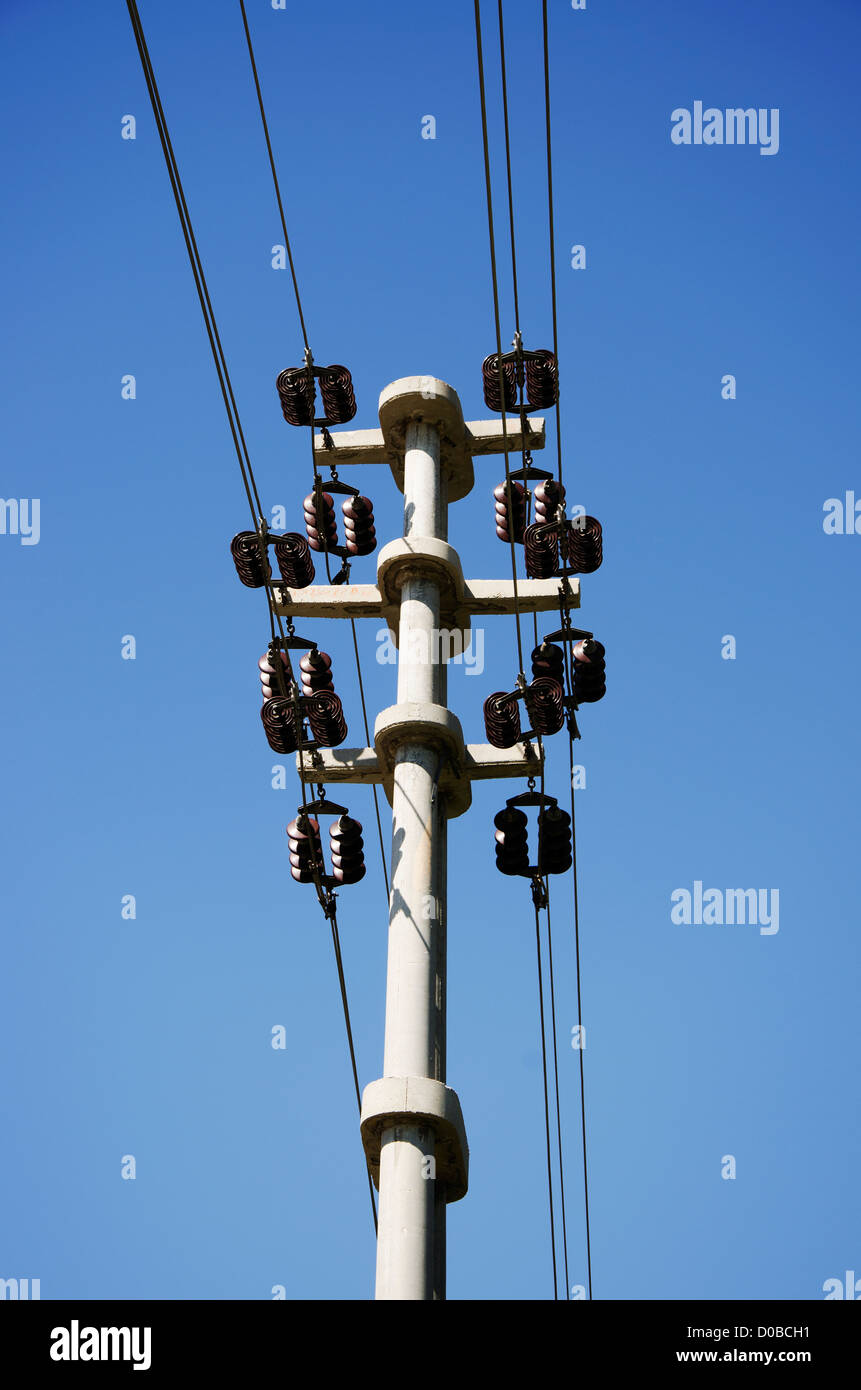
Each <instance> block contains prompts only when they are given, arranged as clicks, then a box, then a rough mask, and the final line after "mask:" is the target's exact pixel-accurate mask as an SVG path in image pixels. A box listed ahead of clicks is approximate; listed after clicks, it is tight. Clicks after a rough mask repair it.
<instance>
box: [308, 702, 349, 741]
mask: <svg viewBox="0 0 861 1390" xmlns="http://www.w3.org/2000/svg"><path fill="white" fill-rule="evenodd" d="M305 712H306V714H307V716H308V723H309V724H310V725H311V733H312V734H313V736H314V741H315V743H319V745H320V747H321V748H337V747H338V744H339V743H343V742H344V739H345V738H346V737H347V721H346V719H345V718H344V707H343V705H342V704H341V698H340V696H339V695H336V694H335V692H334V690H317V691H315V693H314V694H313V695H308V696H306V699H305Z"/></svg>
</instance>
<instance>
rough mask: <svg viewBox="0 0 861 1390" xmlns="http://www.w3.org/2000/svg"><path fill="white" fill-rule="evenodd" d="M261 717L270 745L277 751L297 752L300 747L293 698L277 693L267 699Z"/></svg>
mask: <svg viewBox="0 0 861 1390" xmlns="http://www.w3.org/2000/svg"><path fill="white" fill-rule="evenodd" d="M260 718H261V719H262V720H263V728H264V729H265V730H266V737H267V739H268V740H269V747H270V748H272V749H274V750H275V752H276V753H295V752H296V749H297V748H298V747H299V739H298V737H297V735H296V711H295V707H294V705H293V701H292V699H290V698H289V697H287V696H283V695H276V696H274V697H273V698H272V699H271V700H267V701H266V703H265V704H264V706H263V708H262V710H261V711H260Z"/></svg>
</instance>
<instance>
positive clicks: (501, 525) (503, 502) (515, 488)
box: [493, 482, 526, 544]
mask: <svg viewBox="0 0 861 1390" xmlns="http://www.w3.org/2000/svg"><path fill="white" fill-rule="evenodd" d="M493 496H494V504H495V507H496V534H497V535H498V537H499V539H500V540H501V541H510V540H512V539H514V540H515V541H517V543H518V544H519V543H520V542H521V541H522V540H523V532H524V530H525V529H526V488H525V487H524V486H523V484H522V483H518V482H513V483H511V519H512V521H513V522H514V535H513V537H512V534H511V532H510V530H509V527H508V484H507V483H500V484H499V487H495V488H494V489H493Z"/></svg>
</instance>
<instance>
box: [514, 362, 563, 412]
mask: <svg viewBox="0 0 861 1390" xmlns="http://www.w3.org/2000/svg"><path fill="white" fill-rule="evenodd" d="M523 370H524V374H525V377H526V399H527V400H528V402H529V405H530V409H532V410H548V409H549V408H550V406H552V405H555V404H556V402H557V401H558V400H559V366H558V364H557V362H556V358H555V356H554V354H553V353H552V352H550V351H548V350H547V349H546V348H540V349H539V350H538V351H537V352H536V353H535V354H534V355H530V356H527V357H526V360H525V361H524V363H523Z"/></svg>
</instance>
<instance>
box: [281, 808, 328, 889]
mask: <svg viewBox="0 0 861 1390" xmlns="http://www.w3.org/2000/svg"><path fill="white" fill-rule="evenodd" d="M287 843H288V845H289V847H290V873H291V874H292V876H293V877H294V878H295V880H296V882H297V883H313V882H314V870H316V874H317V877H318V878H322V876H323V846H322V844H321V843H320V822H319V821H316V820H315V819H314V817H313V816H304V815H301V814H300V815H298V816H297V817H296V819H295V820H291V822H290V824H289V825H288V826H287ZM312 865H313V868H312Z"/></svg>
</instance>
